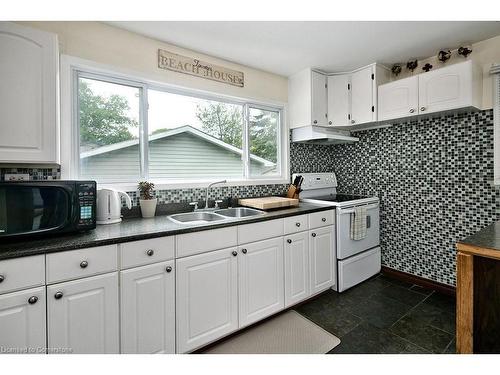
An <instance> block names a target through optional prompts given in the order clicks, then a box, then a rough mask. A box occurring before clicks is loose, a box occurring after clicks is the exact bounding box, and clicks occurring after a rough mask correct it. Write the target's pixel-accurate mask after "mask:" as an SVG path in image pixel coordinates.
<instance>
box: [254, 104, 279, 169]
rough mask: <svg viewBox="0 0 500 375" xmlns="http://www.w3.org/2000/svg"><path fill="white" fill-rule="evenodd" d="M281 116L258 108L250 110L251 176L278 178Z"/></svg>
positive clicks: (275, 112)
mask: <svg viewBox="0 0 500 375" xmlns="http://www.w3.org/2000/svg"><path fill="white" fill-rule="evenodd" d="M279 124H280V114H279V112H278V111H268V110H263V109H258V108H250V109H249V124H248V126H249V128H248V132H249V144H250V175H251V176H254V177H257V176H276V175H279V174H280V170H279V147H278V135H279Z"/></svg>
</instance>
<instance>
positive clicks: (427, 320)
mask: <svg viewBox="0 0 500 375" xmlns="http://www.w3.org/2000/svg"><path fill="white" fill-rule="evenodd" d="M295 310H296V311H298V312H299V313H300V314H302V315H303V316H305V317H306V318H308V319H310V320H312V321H313V322H315V323H316V324H318V325H319V326H321V327H323V328H324V329H326V330H327V331H329V332H331V333H333V334H334V335H336V336H337V337H339V338H340V340H341V343H340V345H339V346H337V347H336V348H334V349H333V350H332V351H331V352H330V353H331V354H335V353H339V354H351V353H352V354H354V353H404V354H411V353H413V354H422V353H455V299H454V298H453V297H449V296H446V295H443V294H440V293H438V292H435V291H432V290H428V289H425V288H422V287H419V286H417V285H412V284H408V283H405V282H402V281H399V280H395V279H391V278H388V277H386V276H384V275H377V276H375V277H373V278H371V279H369V280H367V281H365V282H364V283H362V284H360V285H357V286H356V287H354V288H352V289H350V290H348V291H346V292H344V293H337V292H334V291H328V292H325V293H323V294H321V295H320V296H318V298H315V299H313V300H311V301H309V302H306V303H305V304H303V305H300V306H298V307H297V308H296V309H295Z"/></svg>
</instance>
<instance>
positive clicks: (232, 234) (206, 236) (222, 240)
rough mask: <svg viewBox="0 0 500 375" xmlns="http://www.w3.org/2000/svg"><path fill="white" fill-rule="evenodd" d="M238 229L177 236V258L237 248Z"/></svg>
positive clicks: (230, 228)
mask: <svg viewBox="0 0 500 375" xmlns="http://www.w3.org/2000/svg"><path fill="white" fill-rule="evenodd" d="M236 235H237V231H236V227H228V228H221V229H213V230H205V231H202V232H194V233H186V234H181V235H178V236H176V251H177V257H178V258H181V257H185V256H188V255H193V254H200V253H205V252H207V251H213V250H218V249H224V248H225V247H233V246H236V243H237V237H236Z"/></svg>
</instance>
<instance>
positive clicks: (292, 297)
mask: <svg viewBox="0 0 500 375" xmlns="http://www.w3.org/2000/svg"><path fill="white" fill-rule="evenodd" d="M284 265H285V307H289V306H292V305H295V304H296V303H298V302H300V301H303V300H304V299H306V298H307V297H309V296H310V295H311V289H310V285H311V283H310V271H309V269H310V267H309V235H308V232H307V231H306V232H300V233H296V234H292V235H288V236H285V243H284Z"/></svg>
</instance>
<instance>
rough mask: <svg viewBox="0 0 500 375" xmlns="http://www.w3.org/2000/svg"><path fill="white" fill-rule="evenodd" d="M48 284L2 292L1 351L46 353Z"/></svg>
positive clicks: (0, 312) (0, 302)
mask: <svg viewBox="0 0 500 375" xmlns="http://www.w3.org/2000/svg"><path fill="white" fill-rule="evenodd" d="M45 322H46V316H45V287H39V288H33V289H28V290H23V291H20V292H15V293H8V294H4V295H0V353H12V354H15V353H45V346H46V342H45V326H46V324H45Z"/></svg>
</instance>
